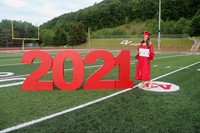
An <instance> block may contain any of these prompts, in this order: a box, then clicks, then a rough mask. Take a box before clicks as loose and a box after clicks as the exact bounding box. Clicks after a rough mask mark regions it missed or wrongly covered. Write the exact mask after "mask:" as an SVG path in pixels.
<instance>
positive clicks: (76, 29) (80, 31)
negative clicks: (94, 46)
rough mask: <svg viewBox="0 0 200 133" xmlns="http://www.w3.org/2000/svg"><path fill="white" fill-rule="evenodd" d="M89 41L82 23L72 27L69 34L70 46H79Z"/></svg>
mask: <svg viewBox="0 0 200 133" xmlns="http://www.w3.org/2000/svg"><path fill="white" fill-rule="evenodd" d="M86 41H87V35H86V32H85V29H84V26H83V24H82V23H81V22H79V23H77V24H74V25H73V26H71V28H70V30H69V32H68V44H70V45H77V44H81V43H85V42H86Z"/></svg>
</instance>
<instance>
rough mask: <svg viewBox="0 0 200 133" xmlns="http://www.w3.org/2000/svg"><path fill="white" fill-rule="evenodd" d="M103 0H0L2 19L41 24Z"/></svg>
mask: <svg viewBox="0 0 200 133" xmlns="http://www.w3.org/2000/svg"><path fill="white" fill-rule="evenodd" d="M101 1H103V0H0V21H1V20H2V19H9V20H17V21H19V20H21V21H27V22H30V23H32V24H34V25H36V26H37V25H38V26H39V25H41V24H43V23H44V22H47V21H49V20H51V19H53V18H55V17H58V16H60V15H62V14H64V13H69V12H75V11H78V10H80V9H84V8H86V7H89V6H92V5H94V4H95V3H99V2H101Z"/></svg>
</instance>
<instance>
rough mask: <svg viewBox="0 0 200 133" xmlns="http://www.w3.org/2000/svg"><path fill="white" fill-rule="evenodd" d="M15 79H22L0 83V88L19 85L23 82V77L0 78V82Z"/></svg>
mask: <svg viewBox="0 0 200 133" xmlns="http://www.w3.org/2000/svg"><path fill="white" fill-rule="evenodd" d="M16 80H22V81H21V82H16V83H8V84H3V85H0V88H5V87H11V86H16V85H21V84H23V82H24V80H25V78H11V79H2V80H0V82H7V81H16Z"/></svg>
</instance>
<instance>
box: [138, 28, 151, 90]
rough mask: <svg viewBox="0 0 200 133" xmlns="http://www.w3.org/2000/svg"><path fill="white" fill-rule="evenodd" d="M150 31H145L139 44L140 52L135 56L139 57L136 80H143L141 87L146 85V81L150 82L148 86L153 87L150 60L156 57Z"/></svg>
mask: <svg viewBox="0 0 200 133" xmlns="http://www.w3.org/2000/svg"><path fill="white" fill-rule="evenodd" d="M150 35H151V33H150V32H143V40H142V41H141V42H140V44H139V46H138V53H137V55H136V56H135V58H136V59H138V62H137V66H136V75H135V78H136V80H141V83H140V85H139V88H143V87H145V82H146V81H147V82H148V88H151V86H152V84H151V82H150V69H151V68H150V61H151V60H153V59H154V48H153V44H152V43H151V42H150Z"/></svg>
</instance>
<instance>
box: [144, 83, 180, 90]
mask: <svg viewBox="0 0 200 133" xmlns="http://www.w3.org/2000/svg"><path fill="white" fill-rule="evenodd" d="M141 89H143V90H146V91H155V92H174V91H178V90H179V89H180V87H179V86H177V85H175V84H172V83H166V82H160V81H153V82H152V87H151V88H148V83H145V87H144V88H141Z"/></svg>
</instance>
